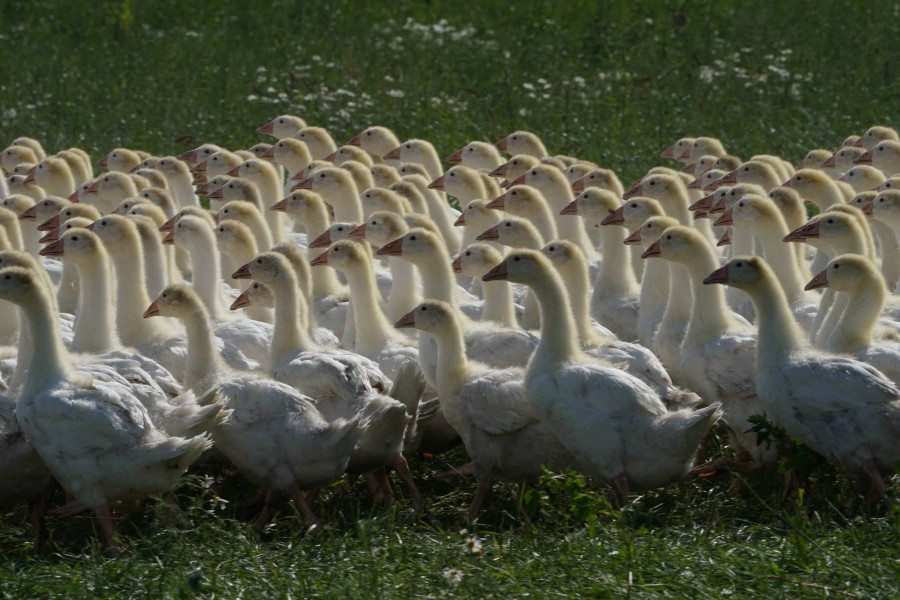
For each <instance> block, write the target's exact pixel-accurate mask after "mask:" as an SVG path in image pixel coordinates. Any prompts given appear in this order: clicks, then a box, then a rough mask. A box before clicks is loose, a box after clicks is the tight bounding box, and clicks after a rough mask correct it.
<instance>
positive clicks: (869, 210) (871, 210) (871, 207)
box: [862, 200, 875, 217]
mask: <svg viewBox="0 0 900 600" xmlns="http://www.w3.org/2000/svg"><path fill="white" fill-rule="evenodd" d="M862 211H863V213H864V214H866V215H868V216H870V217H871V216H872V215H874V214H875V201H874V200H873V201H872V202H867V203H866V204H864V205H863V207H862Z"/></svg>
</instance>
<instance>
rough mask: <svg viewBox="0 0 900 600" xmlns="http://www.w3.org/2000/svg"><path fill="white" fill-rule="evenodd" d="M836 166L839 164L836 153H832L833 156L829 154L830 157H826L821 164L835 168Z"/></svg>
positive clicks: (824, 167)
mask: <svg viewBox="0 0 900 600" xmlns="http://www.w3.org/2000/svg"><path fill="white" fill-rule="evenodd" d="M836 166H837V158H836V157H835V155H834V154H832V155H831V156H829V157H828V158H826V159H825V162H823V163H822V164H821V165H819V168H822V169H833V168H835V167H836Z"/></svg>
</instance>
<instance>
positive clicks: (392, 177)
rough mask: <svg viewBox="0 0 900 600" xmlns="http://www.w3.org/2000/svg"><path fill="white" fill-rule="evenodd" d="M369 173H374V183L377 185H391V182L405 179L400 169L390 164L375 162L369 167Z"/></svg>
mask: <svg viewBox="0 0 900 600" xmlns="http://www.w3.org/2000/svg"><path fill="white" fill-rule="evenodd" d="M387 162H395V161H387ZM369 173H370V174H371V175H372V184H373V185H374V186H375V187H390V186H391V184H394V183H397V182H398V181H403V180H402V179H401V178H400V173H399V171H397V169H395V168H394V167H392V166H390V165H388V164H381V165H379V164H374V165H372V166H371V167H369Z"/></svg>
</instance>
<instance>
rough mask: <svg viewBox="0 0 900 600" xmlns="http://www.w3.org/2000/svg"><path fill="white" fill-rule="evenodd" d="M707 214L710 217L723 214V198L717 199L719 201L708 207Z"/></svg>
mask: <svg viewBox="0 0 900 600" xmlns="http://www.w3.org/2000/svg"><path fill="white" fill-rule="evenodd" d="M707 212H708V213H709V214H711V215H714V214H716V213H720V212H725V198H719V200H718V201H717V202H716V203H715V204H713V205H712V206H710V207H709V210H708V211H707Z"/></svg>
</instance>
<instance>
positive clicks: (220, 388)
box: [144, 284, 359, 530]
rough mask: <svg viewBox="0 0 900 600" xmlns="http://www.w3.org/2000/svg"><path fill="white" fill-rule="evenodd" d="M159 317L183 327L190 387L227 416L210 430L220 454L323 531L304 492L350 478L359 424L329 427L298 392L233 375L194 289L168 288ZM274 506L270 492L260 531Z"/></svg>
mask: <svg viewBox="0 0 900 600" xmlns="http://www.w3.org/2000/svg"><path fill="white" fill-rule="evenodd" d="M155 316H168V317H173V318H178V319H180V320H181V321H182V323H183V324H184V328H185V331H187V340H188V353H187V367H186V373H187V375H186V378H185V385H186V386H187V387H189V388H190V389H191V390H193V391H194V392H195V393H196V394H198V395H203V396H204V399H206V400H210V401H213V402H215V404H217V405H219V406H221V407H222V412H223V413H226V414H227V415H228V416H227V418H226V419H224V420H223V422H221V423H219V424H218V425H217V426H216V427H215V428H214V429H213V431H212V438H213V441H214V443H215V445H216V448H217V449H218V450H220V451H221V452H222V453H223V454H224V455H225V456H226V457H227V458H228V459H229V460H230V461H231V462H232V463H234V465H235V466H236V467H237V468H238V470H239V471H240V472H241V473H242V474H243V475H244V476H245V477H247V478H248V479H249V480H250V481H252V482H254V483H255V484H257V485H259V486H260V487H262V488H264V489H267V490H277V491H282V492H287V493H288V494H289V495H290V496H291V498H292V499H293V500H294V501H295V502H296V503H297V507H298V509H299V510H300V511H301V513H302V514H303V516H304V518H305V519H307V520H308V521H310V522H311V523H313V524H316V525H317V524H318V523H319V520H318V519H317V518H316V517H315V515H314V514H313V512H312V510H311V508H310V507H309V505H308V503H307V502H306V499H305V498H304V497H303V495H302V494H301V493H300V490H304V489H311V488H312V489H315V488H319V487H321V486H323V485H325V484H327V483H328V482H330V481H332V480H333V479H335V478H336V477H339V476H340V475H341V474H342V473H343V472H344V470H345V469H346V468H347V463H348V462H349V460H350V453H351V452H352V450H353V447H354V445H355V444H356V442H357V439H358V434H359V429H358V419H356V418H353V419H340V418H339V419H335V420H334V421H327V420H326V419H325V418H324V417H323V416H322V414H321V413H320V412H319V410H318V409H317V408H316V406H315V403H314V402H313V401H312V400H311V399H310V398H308V397H306V396H304V395H302V394H300V393H299V392H297V391H296V390H295V389H293V388H292V387H290V386H288V385H286V384H283V383H279V382H277V381H274V380H272V379H256V378H251V377H238V376H236V374H234V373H232V372H229V370H228V368H227V367H226V366H225V364H223V362H222V361H221V359H220V357H219V354H218V352H216V350H215V338H214V337H213V333H212V330H211V328H210V326H209V315H208V314H207V312H206V308H205V306H204V305H203V302H202V301H201V300H200V298H199V296H197V294H196V292H194V291H193V289H191V288H190V287H188V286H186V285H184V284H178V285H174V286H170V287H167V288H166V289H164V290H163V291H162V292H161V293H160V294H159V296H158V297H157V298H156V300H154V301H153V303H152V304H151V305H150V306H149V307H148V308H147V310H146V312H145V313H144V317H145V318H148V317H155ZM271 501H272V495H271V493H270V494H268V495H267V498H266V505H265V507H264V508H263V511H262V513H261V514H260V516H259V517H258V518H257V519H256V520H255V521H254V523H253V526H254V528H255V529H257V530H259V529H261V528H262V527H263V526H264V525H265V524H266V522H267V521H268V515H269V512H270V506H271Z"/></svg>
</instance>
